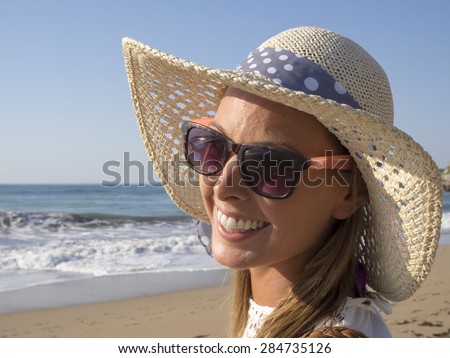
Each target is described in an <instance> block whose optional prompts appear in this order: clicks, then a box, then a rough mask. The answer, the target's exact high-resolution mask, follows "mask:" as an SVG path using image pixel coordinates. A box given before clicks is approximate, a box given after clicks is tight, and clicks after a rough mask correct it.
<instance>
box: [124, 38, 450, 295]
mask: <svg viewBox="0 0 450 358" xmlns="http://www.w3.org/2000/svg"><path fill="white" fill-rule="evenodd" d="M123 54H124V57H125V64H126V71H127V76H128V81H129V84H130V90H131V96H132V101H133V104H134V109H135V114H136V117H137V120H138V125H139V129H140V132H141V135H142V139H143V141H144V145H145V148H146V150H147V153H148V155H149V158H150V160H151V161H152V163H153V167H154V170H155V172H156V173H157V175H158V176H159V178H160V179H161V180H162V182H163V185H164V187H165V189H166V191H167V193H168V195H169V196H170V198H171V199H172V200H173V202H174V203H175V204H176V205H177V206H178V207H179V208H180V209H181V210H183V211H185V212H186V213H187V214H189V215H191V216H193V217H195V218H198V219H200V220H204V221H208V216H207V214H206V212H205V209H204V206H203V201H202V197H201V194H200V189H199V187H198V182H197V181H196V177H195V175H193V173H192V172H191V171H190V170H189V168H188V167H187V166H186V164H185V163H183V160H184V158H183V152H184V148H183V141H182V134H181V130H180V122H181V121H182V120H188V119H193V118H202V117H211V116H214V114H215V112H216V110H217V107H218V106H219V103H220V101H221V99H222V97H223V95H224V93H225V90H226V88H228V87H235V88H239V89H241V90H244V91H247V92H250V93H252V94H255V95H258V96H261V97H264V98H267V99H269V100H272V101H275V102H279V103H282V104H285V105H287V106H290V107H293V108H296V109H298V110H300V111H303V112H306V113H309V114H311V115H313V116H315V117H316V118H317V119H318V120H319V121H320V122H321V123H322V124H323V125H324V126H325V127H327V128H328V129H329V130H330V131H331V132H332V133H333V134H334V135H335V136H336V137H337V138H338V139H339V140H340V141H341V143H342V145H344V146H345V147H346V148H348V150H349V152H350V154H351V155H352V156H353V158H354V159H355V162H356V164H357V166H358V168H359V170H360V171H361V174H362V177H363V179H364V181H365V182H366V184H367V187H368V192H369V203H368V204H367V205H366V207H365V208H364V210H365V215H364V229H363V230H364V231H363V235H362V236H361V238H360V240H359V245H358V258H359V260H360V261H361V262H362V263H363V264H364V265H365V267H366V269H367V270H368V284H369V285H370V286H371V287H372V288H373V289H374V290H376V291H377V292H379V293H381V294H382V295H383V296H384V297H386V298H387V299H389V300H392V301H402V300H405V299H407V298H408V297H410V296H411V295H412V294H413V293H414V292H415V291H416V290H417V288H418V287H419V286H420V284H421V283H422V282H423V280H424V279H425V278H426V276H427V275H428V273H429V271H430V269H431V265H432V262H433V260H434V256H435V253H436V250H437V246H438V241H439V236H440V227H441V215H442V214H441V213H442V191H443V186H442V181H441V175H440V173H439V170H438V168H437V167H436V164H435V163H434V161H433V160H432V158H431V157H430V156H429V155H428V153H426V152H425V150H424V149H423V148H422V147H421V146H420V145H419V144H418V143H416V142H415V141H414V140H413V139H412V138H411V137H410V136H408V135H407V134H405V133H403V132H402V131H401V130H399V129H397V128H396V127H395V126H393V125H392V124H390V123H389V122H388V121H385V120H383V118H379V117H376V116H374V115H371V114H370V113H368V112H366V111H364V110H356V109H354V108H352V107H350V106H348V105H345V104H340V103H337V102H334V101H332V100H326V99H323V98H321V97H319V96H313V95H309V94H305V93H303V92H300V91H292V90H290V89H287V88H284V87H281V86H279V85H277V84H275V83H274V82H272V81H271V80H269V79H266V78H265V77H263V76H260V75H257V74H254V73H250V72H241V71H235V70H219V69H214V68H210V67H205V66H200V65H198V64H196V63H193V62H189V61H186V60H183V59H180V58H177V57H174V56H171V55H168V54H165V53H163V52H160V51H158V50H155V49H152V48H150V47H149V46H147V45H145V44H142V43H139V42H137V41H135V40H132V39H128V38H125V39H124V40H123ZM393 273H396V274H395V275H393Z"/></svg>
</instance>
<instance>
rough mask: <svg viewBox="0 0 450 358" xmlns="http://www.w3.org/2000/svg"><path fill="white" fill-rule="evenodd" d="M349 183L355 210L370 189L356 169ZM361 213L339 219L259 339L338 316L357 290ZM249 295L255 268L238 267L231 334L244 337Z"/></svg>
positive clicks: (291, 334) (297, 332) (289, 334)
mask: <svg viewBox="0 0 450 358" xmlns="http://www.w3.org/2000/svg"><path fill="white" fill-rule="evenodd" d="M350 185H351V194H352V197H353V201H354V205H355V208H356V196H357V195H358V194H360V193H362V192H363V191H364V193H365V190H366V189H365V184H364V182H363V180H362V178H361V175H360V173H359V171H358V170H357V169H355V170H353V175H352V181H351V184H350ZM362 215H363V207H361V208H359V209H357V210H356V211H355V212H354V213H353V214H352V215H351V217H349V218H348V219H346V220H343V221H341V222H340V223H339V226H338V228H337V229H336V231H335V233H334V234H333V235H332V236H331V238H330V239H329V240H328V241H327V242H326V243H325V245H324V246H323V247H322V248H320V249H319V251H318V252H317V253H316V254H315V255H314V257H313V258H312V259H311V260H310V262H309V263H308V264H307V265H306V267H305V269H304V271H303V272H302V273H301V275H300V276H299V277H298V278H297V280H296V281H295V282H294V283H293V284H292V286H291V287H290V289H289V290H288V292H287V293H286V295H285V297H284V298H283V299H282V300H281V301H280V303H279V304H278V305H277V306H276V307H275V309H274V310H273V312H272V313H271V314H270V315H269V317H267V319H266V320H265V322H264V325H263V326H262V327H261V329H260V330H259V331H258V333H257V334H258V337H279V338H295V337H300V336H302V335H303V334H305V333H307V332H308V331H311V330H312V329H314V327H315V326H316V325H317V324H318V323H320V322H322V321H324V320H327V319H330V318H332V317H333V316H335V315H336V314H337V312H338V311H339V309H340V308H341V307H342V305H343V304H344V302H345V299H346V297H347V296H348V295H349V293H350V292H352V290H353V289H354V285H355V279H354V277H355V268H356V257H355V252H356V245H357V241H358V237H359V232H360V228H361V222H362ZM250 297H251V282H250V271H249V270H248V269H247V270H236V271H234V277H233V294H232V308H231V327H230V335H231V337H241V336H242V333H243V331H244V329H245V326H246V323H247V317H248V308H249V299H250Z"/></svg>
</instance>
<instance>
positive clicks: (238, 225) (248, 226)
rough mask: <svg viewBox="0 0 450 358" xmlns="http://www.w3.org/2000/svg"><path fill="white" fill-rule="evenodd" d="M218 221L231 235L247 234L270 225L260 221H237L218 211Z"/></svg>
mask: <svg viewBox="0 0 450 358" xmlns="http://www.w3.org/2000/svg"><path fill="white" fill-rule="evenodd" d="M217 220H218V221H219V222H220V224H221V225H222V227H223V228H224V229H225V231H227V232H229V233H245V232H250V231H252V230H256V229H260V228H263V227H265V226H267V225H269V223H267V222H265V221H260V220H251V219H247V220H245V219H236V218H234V217H231V216H227V215H225V214H224V213H223V212H221V211H220V210H217Z"/></svg>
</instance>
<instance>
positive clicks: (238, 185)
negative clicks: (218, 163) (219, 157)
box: [214, 155, 251, 201]
mask: <svg viewBox="0 0 450 358" xmlns="http://www.w3.org/2000/svg"><path fill="white" fill-rule="evenodd" d="M214 194H215V195H216V197H217V199H219V200H221V201H226V200H246V199H248V197H249V196H250V195H251V190H250V188H249V187H248V186H247V185H245V183H244V182H243V180H242V176H241V172H240V169H239V163H238V159H237V156H236V155H233V156H232V157H231V158H230V159H229V160H228V161H227V162H226V163H225V166H224V167H223V169H222V171H221V172H220V174H219V175H217V179H216V183H215V185H214Z"/></svg>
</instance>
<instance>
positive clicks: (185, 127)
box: [181, 118, 353, 199]
mask: <svg viewBox="0 0 450 358" xmlns="http://www.w3.org/2000/svg"><path fill="white" fill-rule="evenodd" d="M211 120H212V118H202V119H198V120H190V121H183V122H182V124H181V129H182V132H183V140H184V156H185V159H186V162H187V163H188V165H189V167H190V168H191V169H192V170H194V171H195V172H197V173H199V174H201V175H205V176H214V175H218V174H220V173H221V171H222V170H223V167H225V165H226V163H227V162H228V160H229V159H230V157H231V156H232V154H233V153H234V154H236V155H237V158H238V163H239V171H240V173H241V176H242V180H243V181H244V182H245V184H246V185H247V186H248V187H249V188H250V189H251V190H252V191H254V192H255V193H256V194H258V195H261V196H263V197H265V198H269V199H286V198H288V197H290V196H291V195H292V194H293V192H294V190H295V187H296V186H297V184H298V181H299V179H300V172H302V171H303V170H306V169H309V168H310V169H334V170H352V168H353V157H352V156H351V155H333V156H321V157H312V158H306V157H303V156H301V155H299V154H297V153H296V152H294V151H292V150H289V149H286V148H279V147H274V146H269V145H264V144H257V143H248V144H247V143H236V142H235V141H233V140H232V139H231V138H229V137H227V136H226V135H225V134H223V133H220V132H218V131H216V130H214V129H212V128H210V127H209V126H207V125H204V124H201V123H198V122H203V123H208V124H209V123H210V122H211ZM194 128H197V129H201V130H204V131H206V132H209V133H211V134H213V135H216V136H217V137H219V138H221V139H223V140H224V142H225V143H226V145H227V147H226V149H227V152H226V155H227V156H226V157H225V158H223V163H221V164H222V168H218V170H217V171H215V172H212V173H204V172H202V171H200V170H198V169H196V168H197V167H196V166H195V165H194V163H192V162H191V161H190V159H189V150H188V137H189V133H190V131H191V130H192V129H194ZM251 148H263V149H266V152H269V151H281V152H283V153H286V154H287V157H288V158H289V160H292V162H293V164H294V168H295V169H294V173H295V178H294V179H293V182H292V185H289V186H288V187H287V188H288V189H289V191H288V192H287V193H286V194H284V195H271V194H267V193H263V192H260V191H258V190H257V189H256V188H257V187H256V185H252V184H251V183H249V181H250V180H246V179H245V176H246V175H247V174H246V173H245V170H244V169H243V168H245V166H244V165H243V162H244V161H245V159H244V157H245V151H246V150H248V149H251Z"/></svg>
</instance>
